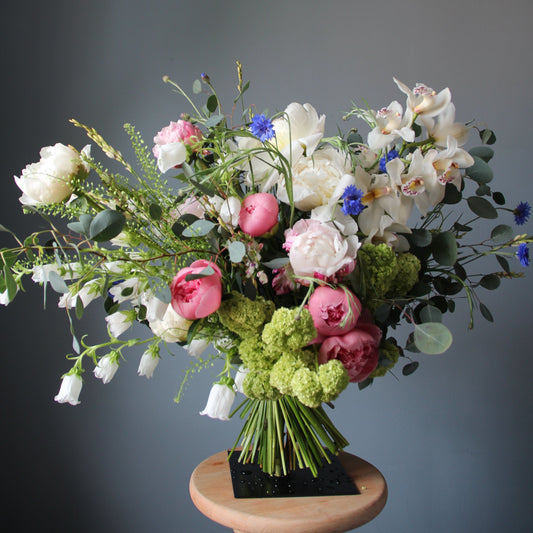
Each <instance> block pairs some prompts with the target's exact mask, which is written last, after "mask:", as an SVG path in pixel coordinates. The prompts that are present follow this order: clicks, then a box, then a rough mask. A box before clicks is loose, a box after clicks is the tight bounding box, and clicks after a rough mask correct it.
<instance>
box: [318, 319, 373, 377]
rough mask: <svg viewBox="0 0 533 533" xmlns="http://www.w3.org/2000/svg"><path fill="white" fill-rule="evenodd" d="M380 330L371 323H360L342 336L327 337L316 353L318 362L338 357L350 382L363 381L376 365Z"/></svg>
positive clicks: (325, 361)
mask: <svg viewBox="0 0 533 533" xmlns="http://www.w3.org/2000/svg"><path fill="white" fill-rule="evenodd" d="M380 341H381V330H380V329H379V328H378V327H377V326H376V325H375V324H371V323H367V322H364V323H361V324H360V325H359V324H358V326H357V327H356V328H355V329H352V330H351V331H349V332H348V333H346V334H345V335H342V336H337V335H334V336H331V337H327V338H326V339H325V340H324V342H323V343H322V345H321V346H320V351H319V354H318V362H319V363H320V364H324V363H327V362H328V361H329V360H330V359H338V360H339V361H341V363H342V364H343V365H344V367H345V368H346V370H347V371H348V376H349V377H350V382H351V383H359V382H360V381H364V380H365V379H366V378H367V377H368V376H369V375H370V374H371V373H372V372H373V370H374V369H375V368H376V366H377V365H378V357H379V352H378V346H379V343H380Z"/></svg>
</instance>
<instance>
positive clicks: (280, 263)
mask: <svg viewBox="0 0 533 533" xmlns="http://www.w3.org/2000/svg"><path fill="white" fill-rule="evenodd" d="M288 262H289V258H288V257H276V258H275V259H272V260H271V261H266V262H265V263H263V266H266V267H267V268H271V269H272V270H277V269H278V268H283V267H284V266H285V265H286V264H287V263H288Z"/></svg>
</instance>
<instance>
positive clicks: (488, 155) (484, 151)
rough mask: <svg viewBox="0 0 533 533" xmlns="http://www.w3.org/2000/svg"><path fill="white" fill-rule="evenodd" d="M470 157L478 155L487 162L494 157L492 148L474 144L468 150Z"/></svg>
mask: <svg viewBox="0 0 533 533" xmlns="http://www.w3.org/2000/svg"><path fill="white" fill-rule="evenodd" d="M468 153H469V154H470V155H471V156H472V157H478V158H479V159H483V161H485V163H488V162H489V161H490V160H491V159H492V158H493V157H494V150H493V149H492V148H489V147H488V146H476V147H474V148H472V149H471V150H469V151H468Z"/></svg>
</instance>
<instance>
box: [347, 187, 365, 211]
mask: <svg viewBox="0 0 533 533" xmlns="http://www.w3.org/2000/svg"><path fill="white" fill-rule="evenodd" d="M362 198H363V191H362V190H360V189H358V188H357V187H356V186H355V185H348V187H346V189H344V193H343V194H342V196H341V199H343V200H344V204H343V206H342V208H341V211H342V212H343V213H344V214H345V215H354V216H355V215H358V214H359V213H360V212H361V211H362V210H363V209H364V208H365V207H366V205H364V204H363V202H362V201H361V200H362Z"/></svg>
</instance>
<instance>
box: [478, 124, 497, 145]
mask: <svg viewBox="0 0 533 533" xmlns="http://www.w3.org/2000/svg"><path fill="white" fill-rule="evenodd" d="M479 137H480V138H481V142H482V143H483V144H494V143H495V142H496V134H495V133H494V132H493V131H492V130H489V129H488V128H486V129H484V130H481V131H480V132H479Z"/></svg>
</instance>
